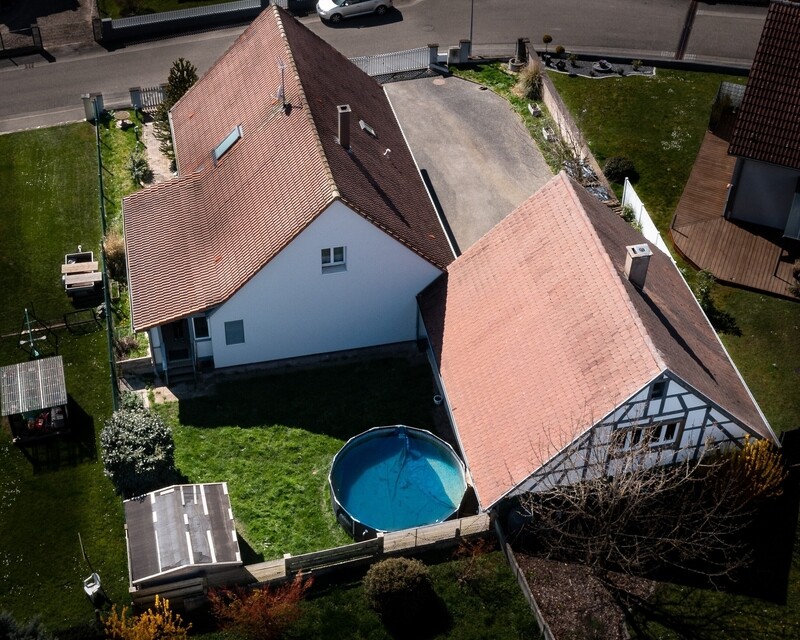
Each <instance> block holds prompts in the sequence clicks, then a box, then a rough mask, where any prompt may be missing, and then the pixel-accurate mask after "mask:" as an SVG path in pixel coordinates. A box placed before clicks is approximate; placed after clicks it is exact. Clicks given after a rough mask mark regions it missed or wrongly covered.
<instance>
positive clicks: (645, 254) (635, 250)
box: [625, 244, 653, 289]
mask: <svg viewBox="0 0 800 640" xmlns="http://www.w3.org/2000/svg"><path fill="white" fill-rule="evenodd" d="M625 252H626V254H625V275H626V276H627V278H628V280H630V281H631V282H632V283H633V285H634V286H636V287H638V288H639V289H644V281H645V280H646V279H647V267H648V266H649V264H650V256H652V255H653V252H652V251H650V247H649V246H648V245H646V244H631V245H628V246H627V247H625Z"/></svg>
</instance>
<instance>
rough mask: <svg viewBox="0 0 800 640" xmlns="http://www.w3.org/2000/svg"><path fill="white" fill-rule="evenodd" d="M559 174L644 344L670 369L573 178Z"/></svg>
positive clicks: (655, 358)
mask: <svg viewBox="0 0 800 640" xmlns="http://www.w3.org/2000/svg"><path fill="white" fill-rule="evenodd" d="M558 176H559V177H560V178H561V179H562V180H563V181H564V182H565V184H566V185H567V187H568V191H569V195H570V198H571V199H572V201H573V202H574V203H575V205H576V207H577V209H578V212H579V214H580V216H581V219H582V220H583V222H584V224H585V226H586V227H587V228H588V230H589V233H590V235H591V237H592V241H593V242H594V244H595V246H596V247H597V248H598V250H599V251H598V252H599V254H600V259H601V260H602V261H603V264H605V265H606V267H607V268H608V271H609V273H610V274H611V278H612V281H613V282H614V286H615V287H616V290H617V291H618V293H619V295H620V296H621V297H622V301H623V303H624V304H625V307H626V308H627V309H628V312H629V313H630V315H631V318H632V319H633V321H634V324H635V326H636V329H637V331H638V332H639V333H640V334H641V336H642V340H643V342H644V344H645V345H646V346H647V348H648V350H649V351H650V355H651V356H652V357H653V360H654V361H655V363H656V365H657V366H658V368H659V369H660V370H661V371H662V372H663V371H664V370H666V369H669V367H668V366H667V363H666V362H665V361H664V358H662V357H661V352H660V351H659V350H658V348H657V347H656V345H655V343H654V342H653V339H652V338H651V337H650V334H649V332H648V331H647V328H646V326H645V323H644V321H643V320H642V317H641V316H640V315H639V312H638V311H637V310H636V307H635V306H634V305H633V302H632V301H631V299H630V295H629V294H628V292H627V291H626V289H625V285H624V284H623V282H622V277H621V276H620V274H619V273H618V272H617V269H616V267H614V263H613V262H611V258H610V256H609V255H608V252H607V250H606V248H605V247H604V245H603V243H602V241H601V240H600V236H599V235H598V234H597V229H595V226H594V224H592V221H591V219H590V218H589V216H588V214H587V213H586V209H585V208H584V206H583V203H582V202H581V201H580V198H579V197H578V193H577V192H576V191H575V185H576V184H577V183H574V182H573V180H572V179H570V178H569V177H567V174H566V172H565V171H564V170H563V169H562V170H561V172H560V173H559V174H558Z"/></svg>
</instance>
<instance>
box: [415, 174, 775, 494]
mask: <svg viewBox="0 0 800 640" xmlns="http://www.w3.org/2000/svg"><path fill="white" fill-rule="evenodd" d="M642 242H644V240H643V238H642V236H641V235H640V234H639V233H638V232H636V231H635V230H634V229H632V228H631V227H630V226H629V225H627V224H626V223H625V222H624V221H623V220H621V219H620V218H619V217H618V216H616V215H615V214H614V213H613V212H611V210H610V209H608V208H607V207H606V206H605V205H603V204H602V203H600V202H599V201H597V200H596V199H595V198H594V197H592V196H591V194H589V193H588V192H586V191H585V190H584V189H583V188H582V187H580V186H579V185H577V184H576V183H575V182H573V181H572V179H571V178H569V177H567V176H566V174H564V173H563V172H562V173H561V174H560V175H558V176H556V177H554V178H553V179H552V180H551V181H550V182H548V183H547V184H546V185H545V186H544V187H543V188H542V189H541V190H539V191H538V192H537V193H535V194H534V195H533V196H531V198H530V199H528V200H527V201H526V202H524V203H523V204H522V205H520V207H519V208H517V209H516V210H515V211H514V212H513V213H511V214H510V215H509V216H508V217H506V218H505V219H504V220H503V221H502V222H500V223H499V224H498V225H497V226H496V227H494V228H493V229H492V230H491V231H490V232H489V233H488V234H486V235H485V236H484V237H483V238H482V239H481V240H479V241H478V242H477V243H476V244H475V245H473V246H472V247H470V249H468V250H467V251H466V252H465V253H464V254H463V255H462V256H460V257H459V258H458V259H457V260H456V261H455V262H454V263H452V264H451V265H450V266H449V267H448V269H447V273H446V275H443V276H442V277H440V278H439V279H437V280H436V281H435V282H434V283H433V284H432V285H431V286H430V287H428V288H427V289H426V290H425V291H424V292H423V293H422V294H421V295H420V307H421V309H422V313H423V317H424V320H425V326H426V328H427V330H428V333H429V336H430V340H431V344H432V347H433V349H434V354H435V356H436V358H437V361H438V364H439V369H440V372H441V377H442V379H443V382H444V386H445V391H446V393H447V397H448V401H449V402H450V405H451V409H452V412H453V417H454V420H455V424H456V429H457V431H458V437H459V440H460V441H461V444H462V449H463V452H464V455H465V457H466V462H467V465H468V466H469V469H470V471H471V473H472V476H473V481H474V483H475V488H476V491H477V494H478V498H479V500H480V503H481V504H482V505H483V506H484V508H488V507H489V506H491V505H492V504H493V503H494V502H496V501H497V500H498V499H500V498H501V497H502V496H503V495H504V494H506V493H507V492H508V491H510V490H511V489H513V488H514V487H515V486H516V485H518V484H519V483H520V482H522V481H523V480H525V479H526V478H527V477H528V476H529V475H530V474H531V473H532V472H533V471H535V470H536V469H537V468H538V467H539V466H541V464H543V463H544V462H545V461H546V460H548V459H549V458H550V457H551V456H552V455H553V454H554V453H555V452H557V451H558V450H560V449H562V448H563V447H564V446H566V445H567V444H568V443H569V442H570V441H572V440H573V439H574V438H576V437H577V436H578V435H580V434H581V433H583V432H585V431H586V430H587V429H588V428H589V427H590V426H591V425H593V424H595V423H596V422H598V421H600V420H601V419H603V418H604V417H605V416H606V415H607V414H609V413H610V412H611V411H612V410H613V409H614V408H615V407H617V406H618V405H619V404H621V403H622V402H624V401H625V400H627V399H628V398H629V397H630V396H631V395H633V394H634V393H635V392H637V391H638V390H640V389H641V388H642V387H644V386H645V385H646V384H647V383H648V382H649V381H650V380H652V379H653V378H654V377H655V376H657V375H658V374H659V373H661V372H662V371H664V370H666V369H669V370H671V371H672V372H674V373H675V374H676V375H678V376H679V377H681V378H682V379H683V380H684V381H685V382H686V383H688V384H690V385H691V386H693V387H694V388H695V389H696V390H698V391H699V392H700V393H702V394H705V395H706V396H707V397H708V398H710V399H711V400H713V401H715V402H717V403H718V404H719V405H720V406H722V407H723V408H724V409H725V410H727V411H728V412H729V413H731V414H733V416H735V417H736V418H738V419H740V420H741V421H742V422H744V423H745V424H747V425H749V426H750V427H751V428H753V429H754V430H756V431H757V432H758V433H760V434H762V435H764V436H765V437H769V438H772V437H773V436H772V435H771V432H770V430H769V427H768V425H767V424H766V422H765V420H764V418H763V416H762V415H761V412H760V410H759V409H758V407H757V406H756V405H755V403H754V402H753V400H752V398H751V397H750V395H749V392H748V390H747V388H746V387H745V386H744V384H743V383H742V381H741V379H740V377H739V375H738V373H737V372H736V370H735V368H734V366H733V364H732V363H731V361H730V359H729V358H728V357H727V355H726V353H725V351H724V349H723V348H722V346H721V344H720V343H719V341H718V339H717V337H716V334H715V333H714V332H713V329H712V328H711V327H710V325H709V324H708V322H707V321H706V319H705V317H704V315H703V313H702V311H701V310H700V307H699V306H698V305H697V303H696V302H695V299H694V296H693V295H692V294H691V292H690V291H689V289H688V287H687V286H686V284H685V282H684V281H683V278H682V277H681V275H680V273H679V272H678V271H677V269H676V268H675V266H674V265H673V264H672V262H671V261H670V259H669V257H668V256H666V255H664V254H663V253H662V252H661V251H659V250H658V249H656V248H655V247H652V246H651V249H652V251H653V256H652V257H651V259H650V265H649V269H648V275H647V281H646V284H645V287H644V290H643V292H640V291H639V290H638V289H636V288H635V287H634V286H633V285H631V284H630V282H629V281H628V280H627V278H626V277H625V275H624V271H623V269H624V256H625V247H626V246H627V245H631V244H641V243H642Z"/></svg>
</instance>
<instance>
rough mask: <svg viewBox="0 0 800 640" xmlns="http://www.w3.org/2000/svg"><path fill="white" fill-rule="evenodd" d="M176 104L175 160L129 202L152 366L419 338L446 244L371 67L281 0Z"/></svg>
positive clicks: (133, 284) (133, 264) (134, 272)
mask: <svg viewBox="0 0 800 640" xmlns="http://www.w3.org/2000/svg"><path fill="white" fill-rule="evenodd" d="M170 116H171V124H172V131H173V140H174V145H175V155H176V160H177V166H178V174H179V175H178V177H177V178H175V179H173V180H171V181H168V182H166V183H161V184H157V185H153V186H150V187H148V188H146V189H144V190H142V191H140V192H138V193H135V194H133V195H131V196H128V197H127V198H125V200H124V201H123V215H124V224H125V242H126V250H127V261H128V283H129V287H130V295H131V311H132V322H133V327H134V329H135V330H136V331H147V332H148V333H149V337H150V344H151V346H152V353H153V362H154V365H155V367H156V369H157V370H158V371H160V372H166V373H167V375H169V373H170V372H175V371H177V370H179V369H180V368H181V367H188V368H189V369H192V368H195V367H197V366H199V365H203V364H204V363H207V364H208V365H210V366H215V367H228V366H233V365H242V364H247V363H254V362H262V361H269V360H276V359H283V358H291V357H298V356H304V355H310V354H319V353H328V352H334V351H339V350H345V349H353V348H360V347H367V346H373V345H382V344H390V343H395V342H402V341H408V340H414V339H415V338H416V334H417V328H416V321H417V311H416V295H417V294H418V293H419V291H420V290H421V289H423V288H424V287H425V286H426V285H428V284H429V283H430V282H432V281H433V280H434V279H435V278H436V277H438V276H439V275H440V274H441V273H442V271H443V269H444V268H445V267H446V266H447V264H449V262H450V261H451V260H452V259H453V257H454V255H453V250H452V248H451V246H450V244H449V241H448V239H447V236H446V234H445V232H444V229H443V227H442V224H441V221H440V220H439V218H438V216H437V214H436V212H435V210H434V208H433V205H432V202H431V199H430V196H429V194H428V192H427V190H426V189H425V186H424V184H423V182H422V179H421V177H420V175H419V171H418V168H417V166H416V164H415V162H414V159H413V157H412V155H411V152H410V150H409V149H408V146H407V144H406V142H405V139H404V137H403V134H402V131H401V130H400V127H399V125H398V123H397V120H396V118H395V115H394V112H393V110H392V108H391V105H390V103H389V101H388V100H387V98H386V95H385V94H384V92H383V89H382V87H381V86H380V85H379V84H378V83H377V82H375V81H374V80H373V79H372V78H370V77H369V76H367V75H366V74H365V73H363V72H362V71H361V70H360V69H358V68H357V67H356V66H354V65H353V64H351V63H350V62H349V61H348V60H347V59H345V58H344V57H343V56H342V55H341V54H340V53H338V52H337V51H336V50H335V49H333V48H332V47H331V46H330V45H328V44H327V43H325V42H324V41H323V40H322V39H320V38H319V37H317V36H316V35H315V34H313V33H312V32H311V31H309V30H308V29H306V27H304V26H303V25H301V24H300V23H299V22H297V21H296V20H295V19H294V18H292V17H291V16H290V15H289V14H288V13H286V12H285V11H283V10H282V9H280V8H278V7H274V6H273V7H270V8H268V9H267V10H265V11H264V12H263V13H262V14H261V15H260V16H259V17H258V18H257V19H256V20H255V21H254V22H253V23H252V24H251V25H250V27H248V28H247V29H246V30H245V31H244V33H243V34H242V35H241V36H240V37H239V38H238V39H237V40H236V42H235V43H234V44H233V45H232V46H231V48H230V49H229V50H228V51H227V52H226V53H225V54H224V55H223V56H222V57H221V58H220V59H219V60H218V61H217V62H216V64H215V65H214V66H213V67H212V68H211V69H210V70H209V71H208V72H207V73H206V74H205V75H204V76H203V77H202V78H201V79H200V80H199V81H198V82H197V83H196V85H195V86H194V87H192V89H190V90H189V91H188V92H187V93H186V95H185V96H184V97H183V98H182V99H181V100H179V101H178V103H177V104H176V105H175V106H174V107H173V109H172V111H171V114H170Z"/></svg>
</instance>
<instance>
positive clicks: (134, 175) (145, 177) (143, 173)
mask: <svg viewBox="0 0 800 640" xmlns="http://www.w3.org/2000/svg"><path fill="white" fill-rule="evenodd" d="M126 166H127V167H128V171H129V172H130V174H131V180H133V181H134V182H135V183H136V184H138V185H144V184H145V183H148V182H152V181H153V170H152V169H151V168H150V164H149V163H148V162H147V158H146V157H145V155H144V154H143V153H142V151H141V149H135V150H134V151H132V152H131V155H130V157H129V158H128V164H127V165H126Z"/></svg>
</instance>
